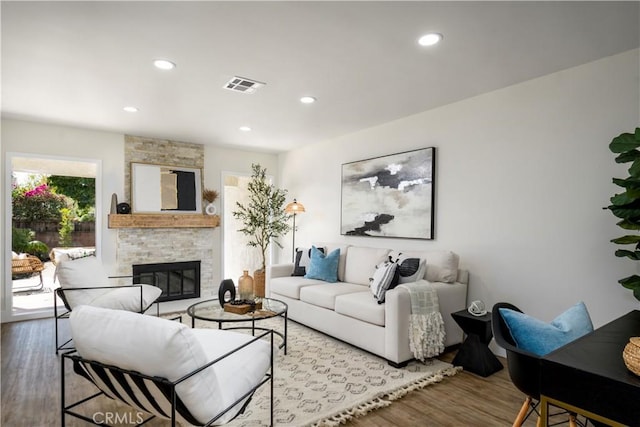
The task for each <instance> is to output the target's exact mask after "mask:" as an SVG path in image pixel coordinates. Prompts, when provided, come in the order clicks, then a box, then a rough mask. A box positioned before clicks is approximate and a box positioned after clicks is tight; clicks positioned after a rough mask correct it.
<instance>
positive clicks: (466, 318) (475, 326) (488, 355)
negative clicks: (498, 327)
mask: <svg viewBox="0 0 640 427" xmlns="http://www.w3.org/2000/svg"><path fill="white" fill-rule="evenodd" d="M451 317H453V319H454V320H455V321H456V323H457V324H458V325H459V326H460V327H461V328H462V330H463V331H464V333H465V334H466V335H467V338H466V339H465V340H464V342H463V343H462V345H461V346H460V348H459V349H458V353H457V354H456V357H455V358H454V359H453V362H452V363H453V364H454V365H455V366H462V367H463V368H464V369H465V371H469V372H473V373H474V374H477V375H480V376H482V377H488V376H489V375H491V374H493V373H495V372H498V371H499V370H500V369H502V363H500V361H499V360H498V358H497V357H496V356H495V355H494V354H493V353H492V352H491V350H489V343H490V342H491V338H493V331H492V330H491V312H487V314H484V315H482V316H474V315H473V314H471V313H469V312H468V311H467V310H466V309H465V310H460V311H456V312H455V313H451Z"/></svg>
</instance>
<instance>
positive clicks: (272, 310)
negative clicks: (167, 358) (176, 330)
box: [187, 298, 288, 354]
mask: <svg viewBox="0 0 640 427" xmlns="http://www.w3.org/2000/svg"><path fill="white" fill-rule="evenodd" d="M287 310H288V306H287V304H285V303H284V302H282V301H280V300H277V299H273V298H262V309H260V310H256V311H250V312H248V313H244V314H236V313H231V312H228V311H224V308H222V307H221V306H220V301H219V300H218V299H210V300H206V301H201V302H198V303H195V304H193V305H191V306H189V308H187V314H188V315H189V316H191V327H192V328H194V327H195V323H196V319H199V320H205V321H208V322H216V323H217V324H218V329H225V330H230V329H251V334H252V335H254V336H255V332H256V330H259V331H268V330H269V329H267V328H262V327H258V326H256V322H258V321H260V320H265V319H271V318H273V317H278V316H280V317H282V319H283V321H284V328H283V332H279V331H275V330H274V331H273V333H274V334H276V335H279V336H280V337H281V338H282V344H281V345H280V348H284V354H287ZM241 322H251V326H232V325H226V324H233V323H241ZM223 325H224V327H223Z"/></svg>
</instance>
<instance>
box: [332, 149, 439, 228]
mask: <svg viewBox="0 0 640 427" xmlns="http://www.w3.org/2000/svg"><path fill="white" fill-rule="evenodd" d="M435 160H436V149H435V147H429V148H422V149H419V150H413V151H406V152H404V153H397V154H391V155H388V156H382V157H376V158H373V159H367V160H359V161H356V162H351V163H344V164H343V165H342V204H341V210H342V212H341V216H340V233H341V234H343V235H347V236H372V237H395V238H407V239H433V235H434V232H433V226H434V211H435V208H434V200H435V199H434V172H435V164H436V163H435Z"/></svg>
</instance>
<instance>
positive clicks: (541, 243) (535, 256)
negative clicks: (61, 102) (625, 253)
mask: <svg viewBox="0 0 640 427" xmlns="http://www.w3.org/2000/svg"><path fill="white" fill-rule="evenodd" d="M638 69H639V51H638V50H633V51H629V52H626V53H623V54H619V55H616V56H613V57H609V58H605V59H602V60H599V61H596V62H593V63H589V64H586V65H583V66H580V67H576V68H572V69H569V70H565V71H562V72H558V73H555V74H552V75H548V76H545V77H542V78H538V79H535V80H531V81H528V82H525V83H522V84H518V85H515V86H512V87H508V88H505V89H502V90H499V91H495V92H492V93H488V94H485V95H481V96H478V97H474V98H471V99H467V100H464V101H461V102H457V103H455V104H451V105H447V106H444V107H442V108H438V109H434V110H430V111H426V112H423V113H421V114H417V115H414V116H411V117H407V118H404V119H401V120H397V121H394V122H391V123H386V124H382V125H379V126H376V127H373V128H370V129H365V130H362V131H360V132H357V133H353V134H350V135H345V136H342V137H339V138H335V139H332V140H329V141H325V142H323V143H321V144H316V145H313V146H308V147H305V148H301V149H298V150H294V151H291V152H289V153H286V154H283V155H281V157H280V174H279V175H280V179H281V184H282V186H283V187H284V188H287V189H288V190H289V193H290V195H291V197H292V198H293V197H297V199H298V200H299V201H300V202H302V203H303V204H304V205H305V207H306V213H304V214H301V215H299V216H298V218H297V225H299V229H298V233H297V234H296V243H297V244H298V245H303V244H310V243H312V242H314V241H342V242H347V243H350V244H354V245H364V246H372V247H395V248H398V249H451V250H453V251H455V252H457V253H458V254H460V256H461V263H462V267H463V268H466V269H468V270H470V273H471V284H470V290H469V296H468V299H469V301H471V300H475V299H482V300H483V301H485V302H486V303H487V305H488V307H491V306H492V305H493V304H494V303H495V302H498V301H510V302H512V303H515V304H516V305H518V306H520V308H521V309H523V310H524V311H525V312H527V313H530V314H532V315H534V316H537V317H540V318H543V319H546V320H551V319H552V318H553V317H555V315H557V314H558V313H560V312H562V311H563V310H564V309H566V308H567V307H569V306H570V305H572V304H574V303H575V302H577V301H579V300H583V301H585V303H586V304H587V307H588V308H589V311H590V313H591V315H592V318H593V321H594V324H595V325H596V326H598V325H601V324H603V323H605V322H607V321H609V320H612V319H614V318H616V317H618V316H619V315H621V314H623V313H626V312H627V311H629V310H631V309H634V308H638V302H637V301H636V300H635V299H634V298H633V296H632V295H631V293H630V292H629V291H627V290H625V289H623V288H622V287H621V286H620V285H619V284H618V283H617V280H618V279H620V278H622V277H626V276H627V275H629V274H633V273H635V272H637V271H638V263H634V262H632V261H629V260H622V259H618V258H616V257H614V255H613V253H614V250H615V245H613V244H611V243H609V240H610V239H611V238H613V237H616V236H618V235H619V234H620V233H621V230H620V229H618V227H616V225H615V223H616V219H615V218H614V217H613V215H612V214H611V213H610V212H609V211H606V210H602V207H603V206H606V205H607V204H608V199H609V197H610V196H612V195H613V194H614V192H615V191H616V187H615V186H614V185H613V184H611V178H612V177H613V176H623V175H624V168H622V167H621V166H620V165H616V164H615V163H614V160H613V159H614V156H613V155H612V154H611V153H610V152H609V150H608V143H609V142H610V140H611V139H612V138H613V137H614V136H616V135H618V134H619V133H621V132H632V131H633V130H634V129H635V127H636V126H638V124H639V123H640V108H639V100H638V96H639V93H640V87H639V78H640V75H639V71H638ZM429 146H435V147H437V153H436V183H435V186H436V227H435V236H436V237H435V240H433V241H426V240H401V239H386V238H370V237H352V236H349V237H346V236H341V235H340V175H341V164H342V163H346V162H351V161H355V160H361V159H366V158H371V157H376V156H380V155H387V154H393V153H397V152H402V151H407V150H412V149H417V148H422V147H429ZM283 242H284V243H288V246H287V247H286V248H285V249H284V250H283V251H282V252H281V253H280V254H279V255H280V256H279V259H280V260H282V262H286V261H287V260H288V259H289V258H290V256H291V237H290V236H288V237H287V238H285V239H283Z"/></svg>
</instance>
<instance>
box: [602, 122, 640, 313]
mask: <svg viewBox="0 0 640 427" xmlns="http://www.w3.org/2000/svg"><path fill="white" fill-rule="evenodd" d="M638 148H640V128H636V130H635V133H622V134H620V135H618V136H617V137H615V138H614V139H613V140H612V141H611V143H610V144H609V149H610V150H611V151H612V152H613V153H615V154H617V155H618V156H617V157H616V159H615V160H616V163H630V162H631V166H630V167H629V176H628V177H626V178H624V179H620V178H613V183H614V184H616V185H618V186H620V187H622V188H624V191H623V192H622V193H618V194H616V195H615V196H613V197H611V199H610V200H611V205H609V206H608V207H607V209H609V210H611V212H612V213H613V214H614V215H615V216H616V217H618V218H620V221H619V222H618V223H617V224H618V226H620V227H621V228H623V229H625V230H628V231H634V232H635V234H626V235H624V236H622V237H618V238H615V239H612V240H611V241H612V242H613V243H616V244H618V245H635V246H634V248H633V250H628V249H618V250H616V252H615V255H616V256H617V257H621V258H629V259H632V260H634V261H640V235H639V234H638V233H637V232H638V230H640V150H638ZM618 282H619V283H620V284H621V285H622V286H624V287H625V288H627V289H630V290H631V291H633V296H634V297H635V298H636V299H637V300H639V301H640V276H638V275H637V274H634V275H631V276H629V277H625V278H624V279H620V280H619V281H618Z"/></svg>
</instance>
